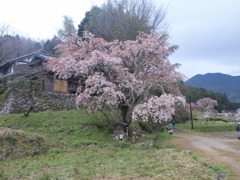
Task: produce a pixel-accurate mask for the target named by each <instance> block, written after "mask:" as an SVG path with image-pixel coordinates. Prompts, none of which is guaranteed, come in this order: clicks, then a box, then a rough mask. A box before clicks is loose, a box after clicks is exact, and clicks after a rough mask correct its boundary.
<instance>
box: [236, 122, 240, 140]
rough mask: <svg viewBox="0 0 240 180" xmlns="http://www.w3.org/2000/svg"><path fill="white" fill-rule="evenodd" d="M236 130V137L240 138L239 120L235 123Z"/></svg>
mask: <svg viewBox="0 0 240 180" xmlns="http://www.w3.org/2000/svg"><path fill="white" fill-rule="evenodd" d="M236 131H237V133H238V139H239V140H240V122H238V123H237V126H236Z"/></svg>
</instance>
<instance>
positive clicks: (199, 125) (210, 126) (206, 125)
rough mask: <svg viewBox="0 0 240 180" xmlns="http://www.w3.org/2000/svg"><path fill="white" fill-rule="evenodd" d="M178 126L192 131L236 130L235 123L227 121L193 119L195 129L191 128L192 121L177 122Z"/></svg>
mask: <svg viewBox="0 0 240 180" xmlns="http://www.w3.org/2000/svg"><path fill="white" fill-rule="evenodd" d="M177 127H178V128H180V129H184V130H187V131H192V132H227V131H235V127H236V124H235V123H227V122H222V121H207V122H205V121H201V120H194V121H193V130H192V129H191V123H190V121H187V122H186V123H181V124H177Z"/></svg>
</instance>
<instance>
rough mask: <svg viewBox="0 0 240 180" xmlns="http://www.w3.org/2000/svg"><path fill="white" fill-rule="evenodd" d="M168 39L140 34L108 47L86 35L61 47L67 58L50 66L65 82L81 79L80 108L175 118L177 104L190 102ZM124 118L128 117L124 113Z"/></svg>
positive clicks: (69, 39) (155, 118)
mask: <svg viewBox="0 0 240 180" xmlns="http://www.w3.org/2000/svg"><path fill="white" fill-rule="evenodd" d="M168 38H169V37H168V36H166V35H163V34H160V33H157V32H151V33H150V34H146V33H140V34H139V35H138V36H137V39H136V40H134V41H133V40H127V41H118V40H115V41H112V42H107V41H105V40H104V39H102V38H95V37H94V36H93V35H92V34H89V33H88V32H85V36H84V37H83V38H81V37H78V36H71V37H67V38H66V39H64V40H63V43H62V44H60V45H59V46H58V50H59V51H60V52H61V55H60V56H59V57H58V58H52V59H51V60H50V61H49V62H48V63H47V66H48V67H49V68H50V70H51V71H53V72H54V74H55V77H57V78H60V79H69V78H78V79H79V88H78V92H77V98H76V103H77V106H78V107H79V108H88V109H93V110H104V109H107V110H110V111H111V110H112V109H114V110H115V109H117V108H119V110H122V111H123V108H122V107H127V108H125V110H126V109H127V111H128V114H129V116H128V119H126V113H125V115H124V117H122V119H123V120H124V121H127V122H128V123H130V122H131V120H132V119H133V120H144V121H148V120H149V119H151V120H152V121H153V122H156V123H157V122H158V123H161V122H164V121H168V120H170V119H171V116H172V115H173V114H174V110H175V105H177V104H178V102H184V100H183V98H182V97H180V96H179V95H180V91H179V89H178V85H179V83H180V82H182V81H183V79H184V76H183V75H182V74H180V73H179V72H177V71H176V68H177V67H178V64H171V63H170V61H169V59H168V57H169V55H170V54H171V53H172V50H171V48H170V44H169V43H168ZM156 91H158V95H161V96H160V97H158V96H157V94H156ZM123 114H124V113H123Z"/></svg>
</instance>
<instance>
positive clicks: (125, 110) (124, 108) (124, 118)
mask: <svg viewBox="0 0 240 180" xmlns="http://www.w3.org/2000/svg"><path fill="white" fill-rule="evenodd" d="M128 111H129V107H128V106H121V112H122V121H123V122H125V123H127V124H130V123H131V118H127V115H128Z"/></svg>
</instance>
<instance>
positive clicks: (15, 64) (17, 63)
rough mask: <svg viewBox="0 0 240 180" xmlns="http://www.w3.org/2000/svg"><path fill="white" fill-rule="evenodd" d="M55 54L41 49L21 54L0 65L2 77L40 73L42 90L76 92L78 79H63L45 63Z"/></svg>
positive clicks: (12, 77) (8, 77)
mask: <svg viewBox="0 0 240 180" xmlns="http://www.w3.org/2000/svg"><path fill="white" fill-rule="evenodd" d="M51 57H56V56H53V55H49V54H46V53H45V52H44V51H42V50H39V51H36V52H34V53H31V54H27V55H25V56H21V57H18V58H15V59H12V60H9V61H8V62H6V63H4V64H1V65H0V78H7V79H9V80H13V79H15V78H17V77H24V76H30V75H34V74H38V76H39V74H40V76H39V79H41V80H42V84H43V86H42V90H43V91H46V92H55V93H64V94H67V93H69V90H71V92H76V88H77V81H74V80H68V81H66V80H61V79H56V78H54V77H53V74H52V73H51V72H50V71H49V70H48V69H47V67H46V66H45V65H44V63H45V62H47V61H48V60H50V58H51Z"/></svg>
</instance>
